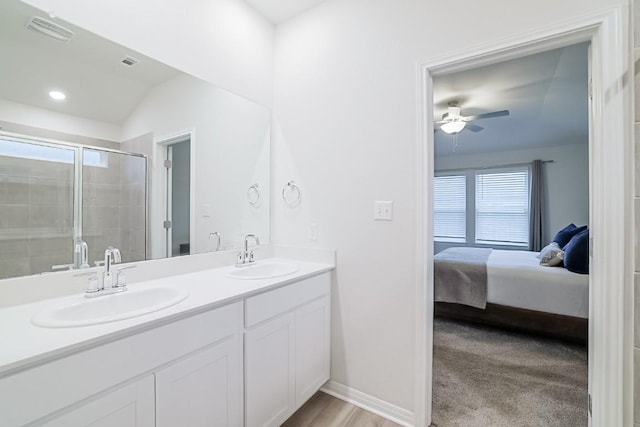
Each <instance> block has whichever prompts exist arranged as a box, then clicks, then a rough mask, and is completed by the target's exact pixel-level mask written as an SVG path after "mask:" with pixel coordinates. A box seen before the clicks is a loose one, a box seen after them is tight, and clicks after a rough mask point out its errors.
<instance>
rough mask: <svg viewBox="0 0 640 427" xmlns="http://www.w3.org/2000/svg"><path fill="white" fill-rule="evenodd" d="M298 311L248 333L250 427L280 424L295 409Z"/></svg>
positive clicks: (246, 347)
mask: <svg viewBox="0 0 640 427" xmlns="http://www.w3.org/2000/svg"><path fill="white" fill-rule="evenodd" d="M294 321H295V313H293V312H292V313H288V314H285V315H282V316H280V317H277V318H275V319H273V320H269V321H267V322H266V323H263V324H260V325H258V326H256V327H255V328H253V329H250V330H248V331H247V332H246V333H245V399H246V401H245V417H246V426H247V427H270V426H279V425H280V424H282V422H283V421H285V420H286V419H287V418H288V417H289V416H290V415H291V414H293V412H294V408H295V362H294V357H295V352H294V351H295V349H294V339H295V338H294V333H295V331H294Z"/></svg>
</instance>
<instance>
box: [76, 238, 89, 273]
mask: <svg viewBox="0 0 640 427" xmlns="http://www.w3.org/2000/svg"><path fill="white" fill-rule="evenodd" d="M73 268H75V269H81V268H89V247H88V246H87V242H85V241H84V240H82V239H77V240H76V241H75V243H74V245H73Z"/></svg>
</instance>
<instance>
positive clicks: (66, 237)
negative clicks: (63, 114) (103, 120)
mask: <svg viewBox="0 0 640 427" xmlns="http://www.w3.org/2000/svg"><path fill="white" fill-rule="evenodd" d="M146 217H147V159H146V157H144V156H143V155H140V154H133V153H125V152H122V151H117V150H110V149H106V148H99V147H93V146H84V145H78V144H66V143H57V142H55V143H53V142H45V141H40V140H35V139H28V138H24V137H13V136H7V135H0V279H2V278H8V277H16V276H24V275H29V274H37V273H43V272H50V271H55V270H61V269H70V268H73V261H74V258H73V249H74V244H75V242H76V241H78V240H83V241H84V242H86V243H87V246H88V249H89V250H88V255H89V265H90V266H92V267H93V266H94V265H96V262H100V261H102V260H103V258H104V251H105V249H106V248H107V247H108V246H115V247H117V248H119V249H120V252H121V254H122V261H123V262H131V261H139V260H144V259H145V258H146V246H147V244H146V236H147V233H146V230H147V224H146Z"/></svg>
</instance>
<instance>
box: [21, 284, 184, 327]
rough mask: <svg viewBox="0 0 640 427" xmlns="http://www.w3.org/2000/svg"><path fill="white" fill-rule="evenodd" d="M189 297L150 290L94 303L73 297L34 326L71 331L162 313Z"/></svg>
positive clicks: (40, 317)
mask: <svg viewBox="0 0 640 427" xmlns="http://www.w3.org/2000/svg"><path fill="white" fill-rule="evenodd" d="M188 296H189V292H188V291H187V290H185V289H177V288H172V287H150V288H144V289H133V290H131V289H129V290H127V291H125V292H121V293H117V294H112V295H105V296H100V297H96V298H91V299H89V298H83V297H77V296H76V297H70V301H68V302H67V303H62V304H61V305H60V306H57V307H51V308H47V309H44V310H42V311H40V312H39V313H37V314H36V315H35V316H33V317H32V319H31V323H33V324H34V325H36V326H42V327H45V328H71V327H75V326H86V325H96V324H99V323H108V322H114V321H116V320H123V319H130V318H132V317H137V316H142V315H143V314H148V313H153V312H154V311H159V310H163V309H165V308H168V307H171V306H172V305H175V304H177V303H179V302H180V301H182V300H184V299H185V298H187V297H188Z"/></svg>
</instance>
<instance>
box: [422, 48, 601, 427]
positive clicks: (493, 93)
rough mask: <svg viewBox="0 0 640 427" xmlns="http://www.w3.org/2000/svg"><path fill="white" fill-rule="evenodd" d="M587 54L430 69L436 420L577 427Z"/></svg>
mask: <svg viewBox="0 0 640 427" xmlns="http://www.w3.org/2000/svg"><path fill="white" fill-rule="evenodd" d="M588 49H589V46H588V43H580V44H576V45H570V46H566V47H561V48H555V49H552V50H549V51H544V52H540V53H536V54H533V55H526V56H523V57H520V58H515V59H510V60H507V61H501V62H498V63H495V64H490V65H483V66H480V67H476V68H472V69H468V70H464V71H460V72H455V73H445V74H439V75H437V76H435V77H434V80H433V82H434V83H433V84H434V89H433V94H434V106H435V117H434V121H435V138H434V142H435V146H434V152H433V157H434V170H435V176H434V177H433V187H434V200H433V203H432V206H433V222H434V240H435V244H434V262H435V264H434V266H433V268H434V274H435V277H434V299H435V307H434V312H435V318H434V332H433V337H434V338H433V339H434V350H433V354H434V356H433V358H434V364H433V423H434V424H436V425H447V426H456V425H464V424H466V423H470V422H471V423H473V422H474V421H475V422H476V423H482V424H486V425H496V426H498V425H521V424H523V423H526V422H528V423H531V424H535V425H547V426H554V425H556V426H562V427H570V426H575V427H578V426H586V425H587V396H588V393H587V378H588V364H587V361H588V358H587V347H586V339H587V331H588V326H587V319H588V310H589V276H588V274H586V273H588V266H587V265H584V264H586V263H587V262H588V255H587V253H586V248H587V246H588V233H589V231H588V225H589V215H588V213H589V200H588V196H589V146H588V142H589V119H588V117H589V112H588V99H587V97H586V96H585V95H586V94H587V88H588V75H589V73H588ZM451 126H461V129H458V128H457V127H454V128H453V129H452V128H451ZM536 159H537V160H536ZM534 196H536V197H534ZM572 223H575V224H578V227H575V226H574V227H573V228H572V230H575V231H576V232H575V234H578V233H579V232H580V231H584V233H583V234H582V235H581V237H580V239H578V238H576V240H575V242H578V241H579V242H580V245H579V246H581V248H582V249H585V251H584V256H583V257H579V256H576V254H577V252H576V251H575V250H574V249H573V248H574V247H577V246H576V245H575V244H574V245H569V244H568V240H569V239H570V237H569V235H570V234H571V232H570V231H569V230H567V232H566V235H567V238H566V239H564V238H560V237H556V234H557V232H558V231H559V230H561V229H563V228H564V227H565V226H567V224H572ZM534 225H535V226H536V227H533V226H534ZM554 239H556V240H557V241H558V242H559V243H556V245H559V246H558V249H557V250H556V249H555V246H556V245H550V242H551V241H552V240H554ZM565 240H567V241H566V242H565ZM545 246H548V248H547V249H545V253H549V254H550V255H551V254H552V253H553V254H554V255H555V256H556V257H557V258H554V259H553V260H551V258H550V257H547V256H545V257H544V258H543V259H539V258H538V254H539V253H540V251H541V250H542V249H543V248H544V247H545ZM565 246H566V247H567V249H566V253H567V254H568V255H570V256H567V263H565V264H564V265H563V264H562V262H561V260H560V257H562V256H563V255H564V253H565V251H564V250H563V249H564V248H565ZM569 261H571V262H569ZM578 263H580V266H577V265H575V264H578ZM472 266H475V267H473V268H472ZM583 266H584V267H585V268H582V267H583ZM578 267H580V268H578ZM480 273H482V274H480ZM476 274H478V275H476ZM458 278H460V279H459V280H458ZM467 291H470V293H469V294H467ZM470 296H473V298H469V297H470ZM559 378H562V380H560V381H559V380H558V379H559ZM480 420H481V421H480ZM525 420H526V421H525Z"/></svg>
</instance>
